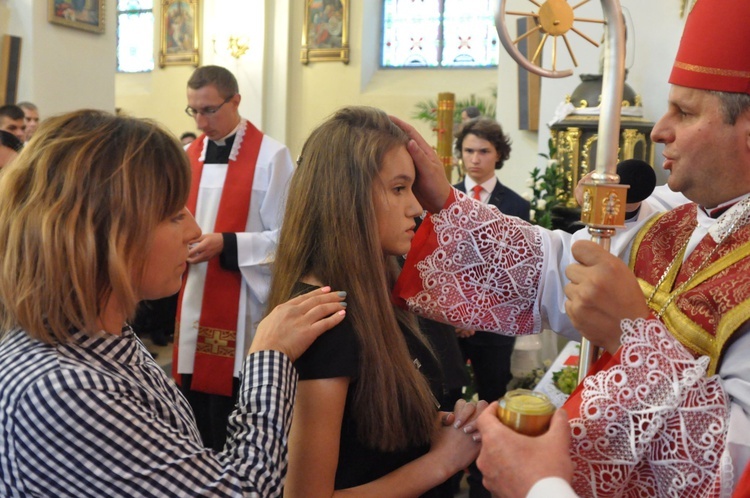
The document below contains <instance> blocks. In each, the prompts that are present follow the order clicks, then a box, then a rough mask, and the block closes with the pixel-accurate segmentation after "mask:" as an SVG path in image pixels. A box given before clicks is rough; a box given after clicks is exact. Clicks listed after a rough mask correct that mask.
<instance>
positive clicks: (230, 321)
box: [172, 122, 263, 396]
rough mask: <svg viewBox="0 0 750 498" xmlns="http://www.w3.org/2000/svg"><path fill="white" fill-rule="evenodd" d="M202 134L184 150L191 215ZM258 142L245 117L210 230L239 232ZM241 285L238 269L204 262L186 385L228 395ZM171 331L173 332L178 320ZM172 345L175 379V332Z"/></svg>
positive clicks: (257, 134) (258, 136) (195, 200)
mask: <svg viewBox="0 0 750 498" xmlns="http://www.w3.org/2000/svg"><path fill="white" fill-rule="evenodd" d="M204 137H205V134H204V135H201V136H200V137H199V138H198V139H197V140H195V141H194V142H193V143H192V144H191V145H190V147H189V148H188V149H187V154H188V157H189V158H190V166H191V169H192V182H191V184H190V195H189V196H188V201H187V208H188V210H189V211H190V212H191V213H192V214H193V215H195V212H196V205H197V203H198V190H199V187H200V183H201V174H202V173H203V162H202V161H200V156H201V153H202V151H203V144H204V142H206V141H205V140H204ZM262 141H263V133H261V132H260V131H259V130H258V129H257V128H255V126H253V125H252V124H251V123H250V122H247V123H246V128H245V134H244V137H242V143H241V144H240V147H239V151H238V154H237V159H236V160H232V159H230V160H229V164H228V167H227V175H226V178H225V180H224V187H223V189H222V193H221V201H219V210H218V212H217V214H216V222H215V224H214V230H213V231H214V233H237V232H244V231H245V229H246V225H247V216H248V212H249V210H250V195H251V193H252V187H253V178H254V176H255V164H256V162H257V161H258V154H259V152H260V145H261V142H262ZM187 277H188V273H187V272H186V273H185V278H184V279H183V282H182V288H181V289H180V295H179V297H178V301H177V303H178V304H177V316H178V318H179V317H180V312H181V310H182V299H183V296H184V292H185V285H186V283H187ZM241 286H242V275H241V274H240V273H239V272H235V271H228V270H225V269H223V268H222V267H221V265H220V264H219V258H218V257H214V258H212V259H210V260H209V261H208V269H207V271H206V282H205V285H204V288H203V302H202V303H201V314H200V320H199V322H198V339H197V344H196V350H195V363H194V365H193V379H192V384H191V386H190V388H191V389H192V390H194V391H199V392H205V393H209V394H219V395H222V396H231V395H232V378H233V375H234V363H235V356H236V353H237V351H236V345H237V321H238V315H239V301H240V291H241ZM176 330H177V332H178V333H179V330H180V326H179V322H178V323H177V326H176ZM174 344H175V346H174V351H175V354H174V361H173V362H172V373H173V375H174V378H175V379H176V380H177V382H178V383H179V382H180V376H179V374H178V373H177V364H178V358H177V354H178V350H179V337H175V341H174Z"/></svg>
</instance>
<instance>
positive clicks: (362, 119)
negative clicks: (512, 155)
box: [268, 107, 436, 451]
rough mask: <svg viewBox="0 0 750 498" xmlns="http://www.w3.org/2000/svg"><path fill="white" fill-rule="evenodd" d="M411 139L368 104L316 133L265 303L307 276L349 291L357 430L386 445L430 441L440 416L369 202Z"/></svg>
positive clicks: (299, 173) (281, 297)
mask: <svg viewBox="0 0 750 498" xmlns="http://www.w3.org/2000/svg"><path fill="white" fill-rule="evenodd" d="M407 141H408V137H407V136H406V134H405V133H404V132H403V131H402V130H401V129H400V128H398V127H397V126H396V125H394V124H393V123H392V122H391V120H390V119H389V118H388V116H387V115H386V114H385V113H384V112H382V111H380V110H377V109H374V108H369V107H348V108H343V109H341V110H339V111H338V112H336V113H335V114H334V115H333V116H332V117H330V118H329V119H328V120H327V121H325V122H324V123H323V124H322V125H320V126H319V127H318V128H317V129H316V130H315V131H313V132H312V134H311V135H310V137H309V138H308V139H307V142H306V143H305V145H304V147H303V149H302V156H301V159H300V161H299V167H298V168H297V170H296V171H295V173H294V176H293V177H292V181H291V184H290V188H289V196H288V199H289V200H288V202H287V206H286V213H285V216H284V222H283V224H282V228H281V234H280V237H279V245H278V249H277V253H276V260H275V262H274V269H273V279H272V283H271V291H270V297H269V303H268V309H269V310H272V309H273V308H274V306H276V305H278V304H281V303H283V302H284V301H286V300H287V299H289V297H290V296H291V295H292V289H293V287H294V285H295V283H296V282H297V281H299V280H300V279H302V278H303V277H304V276H306V275H313V276H315V277H317V278H318V279H319V280H320V281H322V282H324V283H325V284H326V285H331V286H332V287H333V288H334V289H342V290H346V291H347V298H346V300H347V303H348V306H347V320H350V321H351V323H352V326H353V328H354V330H355V331H356V334H357V339H358V341H359V344H360V367H359V375H358V376H357V387H356V390H355V392H354V400H353V413H354V416H355V417H356V418H357V423H358V427H359V434H358V436H359V438H360V440H362V441H363V442H365V443H367V444H368V445H369V446H371V447H373V448H378V449H381V450H383V451H393V450H396V449H403V448H405V447H407V446H409V445H415V444H425V443H428V442H429V440H430V435H431V431H432V430H433V423H434V420H435V414H436V410H435V405H434V403H433V401H432V398H431V393H430V390H429V386H428V384H427V381H426V380H425V378H424V377H423V376H422V375H421V374H420V373H419V372H418V371H417V369H416V368H415V366H414V364H413V363H412V360H411V357H410V355H409V350H408V347H407V344H406V341H405V339H404V336H403V333H402V332H401V329H400V327H399V323H401V324H402V325H404V326H406V327H407V328H408V329H410V330H411V332H412V333H413V334H414V335H415V336H416V337H417V338H418V339H420V340H422V341H423V342H425V344H426V341H424V338H423V337H422V335H421V334H420V333H419V330H418V327H417V325H416V320H415V319H414V317H413V316H411V315H409V314H408V313H406V312H404V311H403V310H400V309H397V308H394V306H393V305H392V303H391V300H390V289H391V288H392V286H393V283H394V281H395V275H396V272H397V270H398V266H397V264H396V261H395V259H394V258H393V257H385V256H384V254H383V249H382V248H381V244H380V238H379V236H378V229H377V219H376V216H375V207H374V204H373V188H380V187H382V184H380V183H379V177H378V172H379V170H380V168H381V166H382V164H383V158H384V156H385V155H386V154H387V153H388V152H389V151H391V150H393V149H395V148H397V147H405V146H406V143H407ZM428 347H429V346H428Z"/></svg>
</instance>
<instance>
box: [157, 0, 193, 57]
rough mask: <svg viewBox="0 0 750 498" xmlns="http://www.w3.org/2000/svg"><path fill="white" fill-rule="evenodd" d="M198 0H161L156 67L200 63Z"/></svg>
mask: <svg viewBox="0 0 750 498" xmlns="http://www.w3.org/2000/svg"><path fill="white" fill-rule="evenodd" d="M199 26H200V0H162V2H161V34H160V39H161V42H160V49H159V67H164V66H178V65H192V66H196V67H197V66H198V64H199V63H200V36H199V30H198V27H199Z"/></svg>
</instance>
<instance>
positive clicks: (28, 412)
mask: <svg viewBox="0 0 750 498" xmlns="http://www.w3.org/2000/svg"><path fill="white" fill-rule="evenodd" d="M189 183H190V168H189V165H188V162H187V159H186V157H185V155H184V153H183V151H182V149H181V148H180V146H179V144H178V143H177V141H176V140H175V139H174V138H173V137H171V136H170V134H169V133H168V132H166V131H164V130H163V129H161V128H160V127H159V126H157V125H155V124H154V123H151V122H147V121H142V120H137V119H131V118H120V117H115V116H112V115H110V114H107V113H103V112H98V111H79V112H76V113H72V114H68V115H64V116H60V117H57V118H53V119H50V120H47V121H46V122H45V123H44V124H43V125H42V126H41V127H40V129H39V130H38V132H37V134H36V135H35V137H34V139H33V140H32V141H31V142H30V143H29V145H28V146H27V147H26V148H25V150H24V151H23V152H22V153H21V155H19V156H18V158H16V159H15V161H14V162H13V163H12V164H11V165H9V166H7V167H6V168H5V170H4V171H3V174H2V175H1V177H0V254H2V255H3V257H2V262H1V263H0V496H13V497H25V496H55V497H63V496H71V497H86V496H92V497H94V496H95V497H104V496H106V497H110V496H122V497H134V496H160V497H161V496H264V497H265V496H276V495H278V494H279V493H280V490H281V484H282V480H283V476H284V474H285V471H286V463H285V461H286V445H287V434H288V430H289V425H290V417H291V413H292V403H293V400H294V396H295V390H296V373H295V371H294V368H293V367H292V361H293V360H295V359H296V358H297V357H298V356H299V355H300V354H301V353H302V352H303V351H304V350H305V349H306V348H307V346H309V344H310V343H311V342H312V341H313V340H314V339H315V338H316V337H317V336H318V335H319V334H320V333H322V332H323V331H324V330H327V329H328V328H330V327H332V326H333V325H335V324H337V323H339V322H340V321H341V320H342V319H343V309H344V306H345V305H344V304H342V303H341V301H342V300H343V295H342V294H343V293H335V292H330V289H329V288H327V287H326V288H323V289H322V290H318V291H316V292H311V293H308V294H306V295H304V296H301V298H299V299H296V300H294V301H290V302H289V303H286V304H284V305H281V306H278V307H277V308H276V309H275V310H274V311H273V312H272V313H271V314H270V315H269V316H268V317H267V318H266V319H265V320H264V321H263V322H262V323H261V325H260V326H259V328H258V333H257V336H256V338H255V341H254V342H253V345H252V347H251V349H250V353H251V354H250V355H249V356H248V359H247V361H246V362H245V365H244V370H243V379H242V389H241V392H240V397H239V402H238V406H237V408H236V410H235V412H234V413H233V414H232V416H231V418H230V432H231V434H230V437H229V440H228V442H227V445H226V447H225V448H224V450H223V451H222V452H220V453H216V452H214V451H212V450H208V449H205V448H204V447H203V445H202V444H201V441H200V437H199V435H198V430H197V428H196V426H195V421H194V418H193V414H192V412H191V411H190V408H189V405H188V404H187V402H186V401H185V399H184V398H183V397H182V395H181V394H180V392H179V390H178V389H177V388H176V387H175V385H174V384H173V382H172V381H171V380H170V379H169V378H167V377H166V376H165V374H164V373H163V371H162V370H161V368H160V367H159V366H158V365H156V364H155V363H154V361H153V360H152V358H151V357H150V355H149V354H148V353H147V351H146V350H145V349H144V347H143V345H142V344H141V342H140V341H139V340H138V338H137V337H136V336H135V335H134V334H133V331H132V330H131V329H130V327H129V326H127V325H126V322H127V320H128V319H130V318H132V316H133V315H134V312H135V309H136V306H137V304H138V302H139V301H140V300H142V299H156V298H160V297H164V296H167V295H171V294H174V293H175V292H177V291H178V290H179V287H180V285H181V279H182V274H183V272H184V271H185V265H186V263H185V260H186V258H187V245H188V243H189V242H190V241H191V240H193V239H195V238H196V237H197V236H198V235H199V234H200V229H199V228H198V226H197V225H196V223H195V220H194V219H193V218H192V216H191V215H190V213H189V212H188V211H187V210H186V209H185V208H184V206H185V202H186V199H187V195H188V189H189Z"/></svg>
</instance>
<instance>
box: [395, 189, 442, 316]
mask: <svg viewBox="0 0 750 498" xmlns="http://www.w3.org/2000/svg"><path fill="white" fill-rule="evenodd" d="M455 201H456V194H455V192H454V190H453V189H451V191H450V194H449V195H448V199H447V200H446V201H445V204H443V209H445V208H446V207H447V206H449V205H451V204H452V203H454V202H455ZM437 248H438V241H437V234H436V233H435V226H434V225H433V224H432V215H429V214H428V215H427V217H426V218H425V219H424V220H423V221H422V224H421V225H419V229H418V230H417V233H416V234H414V239H412V241H411V249H410V250H409V253H408V254H407V255H406V262H405V263H404V267H403V268H402V270H401V274H400V275H399V277H398V280H397V281H396V285H395V286H394V287H393V291H392V293H391V301H392V302H393V304H395V305H396V306H398V307H400V308H403V309H407V306H406V300H407V299H409V298H411V297H414V296H416V295H417V294H419V292H420V291H422V290H424V287H423V286H422V279H421V278H419V270H417V268H416V264H417V263H418V262H420V261H423V260H425V259H426V258H427V256H429V255H430V254H432V253H433V252H435V249H437Z"/></svg>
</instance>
